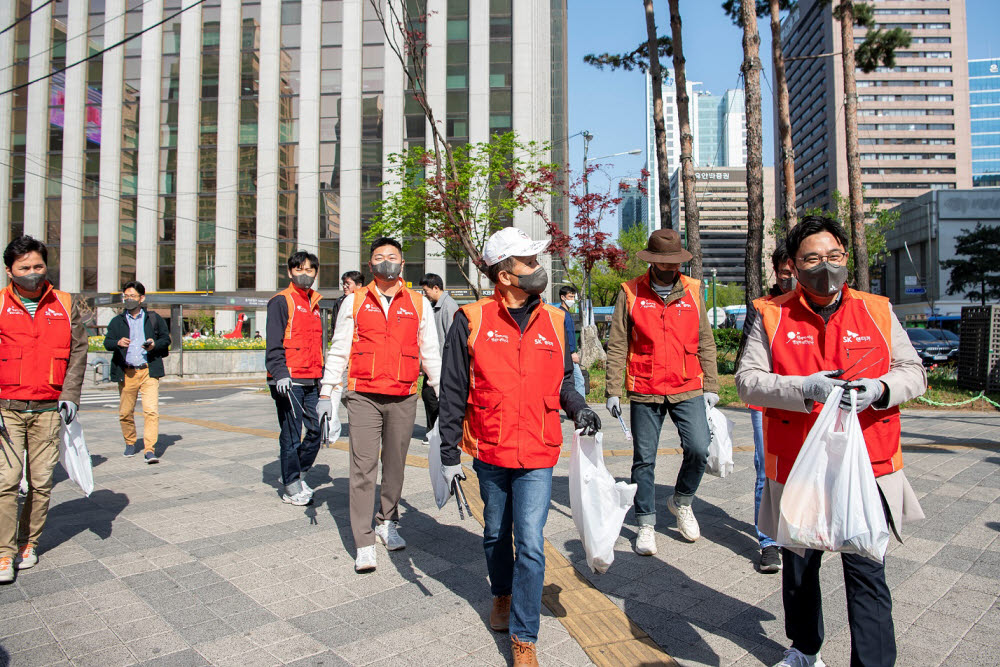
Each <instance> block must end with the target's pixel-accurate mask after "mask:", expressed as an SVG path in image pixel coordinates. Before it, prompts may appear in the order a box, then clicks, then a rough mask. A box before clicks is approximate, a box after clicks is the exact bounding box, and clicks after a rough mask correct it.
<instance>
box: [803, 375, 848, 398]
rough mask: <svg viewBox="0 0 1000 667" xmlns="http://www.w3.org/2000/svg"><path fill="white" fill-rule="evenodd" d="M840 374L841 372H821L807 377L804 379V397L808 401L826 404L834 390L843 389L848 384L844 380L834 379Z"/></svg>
mask: <svg viewBox="0 0 1000 667" xmlns="http://www.w3.org/2000/svg"><path fill="white" fill-rule="evenodd" d="M839 374H840V371H820V372H819V373H813V374H812V375H807V376H806V377H804V378H802V395H803V396H804V397H805V398H806V399H807V400H811V401H816V402H817V403H826V399H827V397H828V396H829V395H830V392H832V391H833V390H834V388H836V387H843V386H844V385H845V384H847V383H846V382H844V381H843V380H837V379H836V378H835V377H833V376H835V375H839Z"/></svg>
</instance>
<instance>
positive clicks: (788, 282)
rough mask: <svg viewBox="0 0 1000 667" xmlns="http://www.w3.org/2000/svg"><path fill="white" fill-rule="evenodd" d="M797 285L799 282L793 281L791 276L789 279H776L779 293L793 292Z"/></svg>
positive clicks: (793, 278)
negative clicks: (779, 289)
mask: <svg viewBox="0 0 1000 667" xmlns="http://www.w3.org/2000/svg"><path fill="white" fill-rule="evenodd" d="M798 284H799V281H797V280H796V279H795V276H792V277H791V278H778V287H780V288H781V291H782V292H784V293H785V294H787V293H789V292H791V291H792V290H794V289H795V286H796V285H798Z"/></svg>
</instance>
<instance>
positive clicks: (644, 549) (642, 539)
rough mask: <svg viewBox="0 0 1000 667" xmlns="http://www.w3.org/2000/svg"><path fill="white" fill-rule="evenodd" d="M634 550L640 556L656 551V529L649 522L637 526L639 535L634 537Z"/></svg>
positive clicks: (650, 554)
mask: <svg viewBox="0 0 1000 667" xmlns="http://www.w3.org/2000/svg"><path fill="white" fill-rule="evenodd" d="M635 552H636V553H637V554H639V555H640V556H652V555H653V554H655V553H656V530H655V529H654V528H653V526H651V525H649V524H643V525H641V526H639V537H637V538H635Z"/></svg>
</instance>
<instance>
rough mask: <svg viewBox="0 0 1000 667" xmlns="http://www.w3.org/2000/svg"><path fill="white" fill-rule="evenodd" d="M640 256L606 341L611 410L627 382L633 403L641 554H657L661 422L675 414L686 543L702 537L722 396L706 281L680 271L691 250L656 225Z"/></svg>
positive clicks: (676, 503) (614, 412)
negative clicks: (716, 409) (703, 488)
mask: <svg viewBox="0 0 1000 667" xmlns="http://www.w3.org/2000/svg"><path fill="white" fill-rule="evenodd" d="M637 257H638V258H639V259H641V260H643V261H644V262H648V263H649V265H650V266H649V271H647V272H646V273H644V274H643V275H641V276H639V277H638V278H635V279H633V280H630V281H629V282H627V283H623V284H622V289H621V291H620V292H619V293H618V299H617V300H616V301H615V313H614V315H613V316H612V320H611V338H610V340H609V341H608V366H607V369H608V370H607V389H606V394H607V399H608V402H607V407H608V411H609V412H610V413H611V416H612V417H615V418H618V416H619V415H620V414H621V405H620V403H621V394H622V386H623V385H624V387H625V389H626V391H627V392H628V394H627V395H628V397H629V400H630V401H631V411H630V417H631V422H632V434H633V438H634V440H633V456H632V482H633V483H635V484H636V485H638V487H639V488H638V490H637V492H636V494H635V516H636V521H637V523H638V524H639V535H638V538H637V539H636V543H635V551H636V553H638V554H639V555H642V556H652V555H653V554H655V553H656V534H655V531H654V526H655V524H656V498H655V484H654V476H653V469H654V466H655V464H656V450H657V445H658V444H659V441H660V432H661V430H662V428H663V421H664V419H665V418H666V417H667V415H669V416H670V419H671V421H673V422H674V424H675V425H676V426H677V432H678V434H679V435H680V440H681V448H682V449H683V450H684V457H683V461H682V462H681V468H680V471H679V472H678V473H677V482H676V484H675V485H674V494H673V496H671V497H670V498H668V499H667V509H669V510H670V512H671V513H672V514H673V515H674V516H676V517H677V528H678V529H679V530H680V533H681V535H682V536H683V537H684V538H685V539H686V540H688V541H691V542H693V541H695V540H697V539H698V538H699V537H700V536H701V532H700V530H699V528H698V521H697V520H696V519H695V517H694V512H693V510H692V509H691V503H692V501H693V500H694V494H695V492H696V491H697V490H698V485H699V484H700V483H701V477H702V475H703V474H704V473H705V462H706V460H707V458H708V444H709V441H710V439H711V435H710V433H709V430H708V416H707V411H706V409H705V406H706V404H707V405H708V406H709V407H711V406H714V405H715V404H716V403H717V402H718V401H719V395H718V390H719V382H718V375H717V369H716V366H715V338H714V337H713V336H712V326H711V324H709V321H708V314H707V312H706V310H705V302H704V301H703V300H702V298H701V281H698V280H694V279H693V278H689V277H688V276H685V275H683V274H682V273H681V272H680V267H681V263H683V262H687V261H689V260H690V259H691V257H692V255H691V253H690V252H688V251H687V250H686V249H685V248H684V247H683V245H682V244H681V236H680V234H678V233H677V232H675V231H674V230H672V229H658V230H656V231H655V232H653V234H652V235H651V236H650V237H649V241H648V243H647V244H646V249H645V250H642V251H640V252H639V253H638V254H637Z"/></svg>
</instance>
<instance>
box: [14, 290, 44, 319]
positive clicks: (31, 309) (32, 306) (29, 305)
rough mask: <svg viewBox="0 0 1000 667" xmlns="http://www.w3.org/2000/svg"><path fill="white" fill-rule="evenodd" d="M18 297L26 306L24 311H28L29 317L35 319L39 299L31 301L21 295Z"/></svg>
mask: <svg viewBox="0 0 1000 667" xmlns="http://www.w3.org/2000/svg"><path fill="white" fill-rule="evenodd" d="M18 296H20V297H21V303H22V304H24V309H25V310H26V311H28V314H29V315H31V316H32V317H34V316H35V311H36V310H38V302H39V299H29V298H28V297H26V296H22V295H20V294H18Z"/></svg>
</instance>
